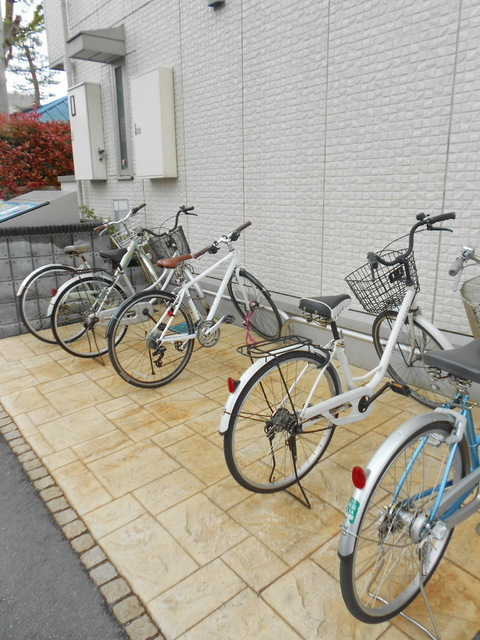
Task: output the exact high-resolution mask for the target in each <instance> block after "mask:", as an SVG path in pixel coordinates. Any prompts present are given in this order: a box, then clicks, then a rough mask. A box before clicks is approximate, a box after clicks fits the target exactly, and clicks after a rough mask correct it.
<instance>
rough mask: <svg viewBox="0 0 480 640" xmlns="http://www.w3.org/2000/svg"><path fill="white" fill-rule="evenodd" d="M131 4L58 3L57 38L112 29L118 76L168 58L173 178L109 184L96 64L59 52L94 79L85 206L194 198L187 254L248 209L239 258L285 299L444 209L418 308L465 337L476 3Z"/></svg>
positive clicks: (342, 271)
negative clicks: (94, 171) (445, 218)
mask: <svg viewBox="0 0 480 640" xmlns="http://www.w3.org/2000/svg"><path fill="white" fill-rule="evenodd" d="M54 1H55V0H46V2H45V4H46V5H48V4H49V3H50V2H54ZM138 5H140V6H138ZM138 5H137V4H135V6H134V5H132V3H131V2H130V1H129V0H115V1H113V0H111V1H107V2H102V3H100V2H96V3H95V4H94V5H92V2H91V1H90V0H75V2H73V0H67V7H68V17H69V36H70V37H71V36H72V35H74V34H75V33H77V32H78V31H79V30H81V29H96V28H104V27H110V26H116V25H118V24H124V25H125V29H126V45H127V69H128V74H129V76H132V75H135V74H137V73H139V72H141V71H144V70H147V69H149V68H153V67H154V66H156V65H166V66H172V67H173V69H174V82H175V107H176V132H177V155H178V167H179V176H178V179H175V180H148V179H147V180H141V179H133V180H132V181H118V180H117V179H116V177H115V158H114V154H115V145H114V131H113V118H112V108H113V105H112V98H111V89H110V68H109V67H108V65H100V64H96V63H88V62H75V63H74V78H73V80H74V82H75V83H78V82H80V81H85V80H89V81H96V82H101V83H102V85H103V89H102V101H103V112H104V122H105V129H106V137H107V140H106V149H107V167H108V174H109V180H108V181H107V183H87V184H85V185H84V194H85V199H86V203H87V204H88V205H89V206H91V207H93V208H94V209H95V210H96V211H97V212H98V213H100V214H103V213H110V212H111V210H112V201H113V199H114V198H126V199H128V200H129V202H130V204H132V205H133V204H137V203H138V202H140V201H143V200H145V201H146V202H147V203H148V209H147V211H146V216H147V219H148V221H149V222H150V223H160V222H161V221H162V220H163V219H164V218H165V217H167V215H169V214H170V213H173V212H175V210H176V207H177V205H179V204H183V203H188V204H195V206H196V209H197V211H198V213H199V214H200V215H199V217H198V218H197V219H192V221H189V223H188V225H187V226H188V230H189V233H190V240H191V244H192V246H193V247H195V246H199V247H200V246H204V244H205V243H206V242H209V241H210V240H211V239H212V237H214V236H216V235H218V234H220V233H221V232H224V231H227V230H229V229H230V228H232V227H234V226H236V225H238V224H240V223H241V222H243V221H244V220H246V219H251V220H252V221H253V223H254V224H253V227H251V228H250V229H249V230H247V232H246V233H245V240H244V255H245V261H246V263H247V266H248V267H249V268H250V269H251V270H252V271H253V272H255V273H256V274H257V275H258V276H260V278H261V280H262V281H264V282H265V283H266V284H267V285H268V286H269V287H270V288H271V289H273V290H275V291H279V292H283V293H287V294H292V295H303V294H321V293H322V294H329V293H335V292H337V291H338V292H340V291H345V290H346V285H345V284H344V282H343V277H344V276H345V275H346V274H347V273H348V272H350V271H352V270H353V269H354V268H356V267H357V266H359V265H360V264H362V263H363V262H364V261H365V255H366V252H367V251H368V250H372V249H379V248H381V247H383V246H384V245H385V244H387V242H389V241H390V240H392V239H394V238H395V237H398V236H399V235H402V234H403V232H404V231H405V230H406V229H407V228H408V226H409V224H410V223H411V222H412V221H413V218H414V215H415V214H416V213H417V212H419V211H426V212H429V213H432V214H436V213H440V212H442V211H449V210H455V211H457V214H458V215H459V221H458V222H456V223H455V224H454V228H455V234H454V235H451V236H447V234H442V235H441V236H440V235H439V234H428V235H427V234H422V236H421V238H420V239H419V242H418V249H417V259H418V266H419V272H420V278H421V282H422V297H421V301H422V308H423V309H424V311H425V312H426V313H427V314H429V315H434V317H435V321H436V322H437V323H438V324H439V325H440V326H441V327H443V328H449V329H452V330H459V329H461V330H465V328H466V324H465V322H464V321H463V320H460V321H459V320H458V316H459V315H460V316H461V315H462V313H463V312H462V311H461V308H460V307H459V306H458V302H456V300H457V298H456V297H455V296H454V295H453V294H452V292H451V282H450V280H449V278H448V276H447V275H446V271H447V268H448V264H449V263H450V262H451V261H452V260H453V258H454V257H455V255H456V249H457V247H458V246H459V245H461V244H463V243H465V242H470V243H472V244H474V245H476V244H480V243H479V242H478V238H479V235H480V230H479V224H478V220H479V213H480V204H479V203H480V198H479V195H480V194H479V190H480V187H479V185H480V164H479V163H480V160H479V148H480V144H479V143H480V119H479V117H478V113H479V108H480V51H479V47H480V2H479V0H422V2H418V1H415V0H405V1H403V2H400V3H398V2H386V3H348V2H339V1H338V0H337V1H334V0H330V1H326V0H305V1H304V2H302V3H294V2H291V1H287V0H263V2H258V1H256V0H226V3H225V6H224V7H223V8H222V9H220V10H217V11H214V10H212V9H210V8H209V7H208V6H207V3H206V2H205V0H196V1H195V2H184V1H182V0H162V2H144V3H138ZM356 308H357V309H358V308H359V307H358V305H357V306H356Z"/></svg>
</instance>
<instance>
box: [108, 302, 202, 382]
mask: <svg viewBox="0 0 480 640" xmlns="http://www.w3.org/2000/svg"><path fill="white" fill-rule="evenodd" d="M174 300H175V297H174V296H172V295H171V294H168V293H165V292H162V291H158V290H147V291H141V292H140V293H138V294H136V295H134V296H132V297H131V298H129V299H128V300H127V301H126V302H125V303H124V304H122V306H121V307H120V308H119V309H118V310H117V312H116V313H115V315H114V316H113V318H112V320H111V322H110V324H109V326H108V330H107V340H108V353H109V356H110V360H111V363H112V365H113V368H114V369H115V371H116V372H117V373H118V375H119V376H121V377H122V378H123V379H124V380H126V381H127V382H129V383H130V384H132V385H134V386H136V387H141V388H144V389H151V388H155V387H160V386H163V385H164V384H167V383H169V382H171V381H172V380H173V379H174V378H176V377H177V376H178V375H179V374H180V373H181V372H182V371H183V369H184V368H185V367H186V365H187V363H188V361H189V360H190V357H191V355H192V351H193V346H194V339H193V338H190V339H186V340H183V343H182V339H181V336H182V334H183V335H194V333H195V329H194V326H193V322H192V320H191V318H190V313H189V311H188V310H187V309H186V308H185V307H184V306H183V305H180V307H179V308H178V309H177V311H176V313H175V321H174V322H172V324H171V326H170V329H169V332H168V334H166V335H168V336H175V335H177V336H179V337H180V339H179V340H178V341H177V342H175V343H174V342H165V343H162V342H160V341H159V339H158V338H159V333H160V332H159V331H158V334H157V335H155V334H154V333H153V330H154V328H155V326H156V325H157V324H158V323H159V322H160V320H161V319H162V317H163V315H165V314H166V313H167V310H168V309H170V308H171V306H172V302H173V301H174Z"/></svg>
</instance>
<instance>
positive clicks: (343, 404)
mask: <svg viewBox="0 0 480 640" xmlns="http://www.w3.org/2000/svg"><path fill="white" fill-rule="evenodd" d="M414 297H415V287H414V286H407V287H406V292H405V297H404V299H403V302H402V304H401V306H400V309H399V311H398V315H397V318H396V320H395V323H394V325H393V327H392V332H391V334H390V336H389V339H388V341H387V343H386V345H385V349H384V352H383V354H382V357H381V359H380V362H379V363H378V365H377V366H376V367H375V368H373V369H372V370H370V371H368V372H367V373H366V374H364V375H362V376H358V377H353V376H352V374H351V371H350V366H349V363H348V359H347V354H346V351H345V346H344V341H343V337H342V336H340V338H339V339H332V340H331V341H330V342H329V343H328V344H327V345H325V346H324V347H323V348H322V349H321V350H320V349H319V348H318V347H315V346H313V345H308V346H295V345H292V346H289V347H286V348H283V349H278V350H276V351H274V352H272V354H271V355H270V356H266V357H265V358H260V359H258V360H257V361H256V362H255V364H254V365H252V366H251V367H250V368H249V369H248V370H247V372H245V373H244V374H243V375H242V376H241V378H240V384H239V385H238V386H237V388H236V391H235V392H234V393H231V394H230V395H229V397H228V399H227V403H226V405H225V409H224V412H223V415H222V418H221V421H220V427H219V432H220V433H221V434H222V433H225V432H226V431H227V429H228V424H229V420H230V414H231V412H232V409H233V406H234V404H235V402H236V400H237V398H238V397H239V395H240V393H241V392H242V390H243V387H244V386H245V384H246V383H247V382H248V381H249V380H250V378H251V377H252V376H253V375H254V374H255V373H256V371H257V369H260V368H261V367H262V366H263V365H264V364H265V363H266V362H267V361H268V360H269V359H270V358H274V357H275V356H276V355H280V354H281V353H284V352H285V351H292V350H295V351H308V350H311V351H314V352H316V353H319V354H320V355H322V356H324V357H325V351H329V352H330V355H329V357H325V365H324V366H323V367H322V368H321V369H320V370H319V373H318V376H317V379H316V382H315V383H314V384H313V385H312V391H311V393H310V394H309V397H308V398H307V400H306V402H305V403H304V406H303V408H302V409H301V411H300V412H299V415H298V418H299V422H300V423H301V424H302V427H303V428H304V429H307V428H308V426H309V425H310V424H313V423H314V422H316V421H317V420H318V419H319V418H321V417H322V418H325V419H326V420H327V421H328V422H330V423H331V424H332V425H334V426H341V425H346V424H351V423H353V422H359V421H360V420H364V419H365V418H366V417H367V416H368V415H369V414H370V412H371V411H372V409H373V403H372V404H370V405H368V406H367V407H366V408H365V407H364V406H363V401H364V399H365V398H370V397H371V396H372V395H373V394H374V392H375V389H376V388H377V387H378V386H379V385H380V383H381V382H382V380H383V378H384V376H385V374H386V372H387V368H388V365H389V362H390V358H391V356H392V353H393V350H394V348H395V344H396V342H397V338H398V336H399V334H400V331H401V328H402V325H403V323H404V321H405V318H406V317H407V314H408V312H409V309H410V306H411V304H412V301H413V299H414ZM334 357H336V358H337V360H338V362H339V365H340V370H341V373H342V376H343V379H344V382H345V386H346V388H347V391H344V392H342V393H340V394H339V395H337V396H333V397H331V398H329V399H328V400H324V401H322V402H319V403H317V404H315V405H312V406H310V399H311V397H312V395H313V393H314V391H315V387H316V386H317V385H318V383H319V382H320V379H321V377H322V376H323V373H324V371H325V369H326V368H327V366H328V365H329V364H330V363H331V361H332V360H333V358H334ZM301 375H302V374H300V376H299V377H301ZM369 379H370V381H369V382H367V383H366V384H362V385H361V386H359V387H356V386H355V385H356V383H358V382H363V381H365V380H369ZM291 392H292V389H290V390H289V393H291ZM288 395H289V394H286V397H285V402H287V401H288ZM361 405H362V406H361ZM347 410H349V414H348V415H346V416H343V417H340V416H339V415H338V414H339V412H340V411H347Z"/></svg>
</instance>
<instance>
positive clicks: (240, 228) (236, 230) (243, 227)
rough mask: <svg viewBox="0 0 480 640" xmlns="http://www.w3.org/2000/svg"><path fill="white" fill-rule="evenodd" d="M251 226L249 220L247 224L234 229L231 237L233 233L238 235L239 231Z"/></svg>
mask: <svg viewBox="0 0 480 640" xmlns="http://www.w3.org/2000/svg"><path fill="white" fill-rule="evenodd" d="M251 224H252V221H251V220H249V221H248V222H245V224H242V225H240V226H239V227H238V229H235V230H234V231H232V234H231V235H233V234H234V233H240V232H241V231H243V230H244V229H246V228H247V227H249V226H250V225H251Z"/></svg>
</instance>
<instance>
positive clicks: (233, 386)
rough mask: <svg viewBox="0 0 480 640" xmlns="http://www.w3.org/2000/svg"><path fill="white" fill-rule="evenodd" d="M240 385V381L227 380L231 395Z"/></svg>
mask: <svg viewBox="0 0 480 640" xmlns="http://www.w3.org/2000/svg"><path fill="white" fill-rule="evenodd" d="M239 384H240V380H234V379H233V378H227V385H228V390H229V391H230V393H233V392H234V391H236V389H237V387H238V385H239Z"/></svg>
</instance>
